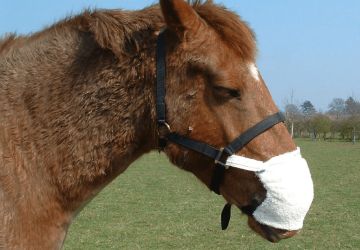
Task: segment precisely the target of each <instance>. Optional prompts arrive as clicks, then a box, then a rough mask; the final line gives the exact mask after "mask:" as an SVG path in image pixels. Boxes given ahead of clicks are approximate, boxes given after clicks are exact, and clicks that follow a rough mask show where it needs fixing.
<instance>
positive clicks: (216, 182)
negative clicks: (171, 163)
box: [156, 31, 285, 194]
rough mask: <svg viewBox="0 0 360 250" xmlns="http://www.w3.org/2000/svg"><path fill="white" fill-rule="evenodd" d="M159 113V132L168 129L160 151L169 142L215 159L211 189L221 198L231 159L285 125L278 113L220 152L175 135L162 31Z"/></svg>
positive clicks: (158, 81)
mask: <svg viewBox="0 0 360 250" xmlns="http://www.w3.org/2000/svg"><path fill="white" fill-rule="evenodd" d="M156 64H157V67H156V83H157V85H156V111H157V123H158V129H159V130H160V129H165V130H167V131H168V133H167V134H166V135H165V136H164V137H161V138H160V139H159V148H160V149H163V148H164V147H165V146H166V143H167V141H170V142H172V143H175V144H178V145H180V146H182V147H185V148H188V149H191V150H193V151H196V152H198V153H200V154H202V155H205V156H207V157H209V158H212V159H214V162H215V170H214V173H213V176H212V181H211V184H210V189H211V190H212V191H214V192H215V193H217V194H220V185H221V182H222V179H223V176H224V172H225V169H227V168H228V167H227V166H226V165H225V163H226V160H227V158H228V157H229V156H230V155H233V154H235V153H236V152H238V151H240V150H241V149H242V148H243V147H245V146H246V145H247V144H248V143H249V142H250V141H251V140H253V139H254V138H255V137H257V136H258V135H260V134H262V133H264V132H265V131H267V130H268V129H270V128H272V127H273V126H275V125H276V124H278V123H281V122H284V121H285V118H284V116H283V115H282V114H281V113H280V112H278V113H275V114H273V115H271V116H269V117H267V118H265V119H264V120H262V121H261V122H259V123H258V124H256V125H255V126H253V127H251V128H249V129H248V130H247V131H245V132H244V133H243V134H241V135H240V136H239V137H237V138H236V139H235V140H234V141H232V142H231V143H230V144H229V145H227V146H226V147H224V148H221V149H218V148H215V147H213V146H211V145H209V144H206V143H204V142H200V141H196V140H193V139H191V138H189V137H186V136H183V135H180V134H178V133H176V132H171V129H170V126H169V124H168V123H167V122H166V105H165V95H166V91H165V90H166V87H165V82H166V42H165V32H164V31H162V32H161V33H160V34H159V37H158V40H157V54H156Z"/></svg>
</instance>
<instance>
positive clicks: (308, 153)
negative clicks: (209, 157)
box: [64, 141, 360, 250]
mask: <svg viewBox="0 0 360 250" xmlns="http://www.w3.org/2000/svg"><path fill="white" fill-rule="evenodd" d="M298 144H299V146H301V148H302V152H303V155H304V156H305V158H307V160H308V162H309V164H310V168H311V172H312V175H313V180H314V185H315V200H314V203H313V205H312V208H311V211H310V213H309V214H308V216H307V218H306V221H305V227H304V229H303V230H302V232H301V233H300V234H299V235H298V236H297V237H295V238H292V239H289V240H284V241H282V242H280V243H278V244H272V243H268V242H266V241H264V240H263V239H262V238H260V237H259V236H257V235H255V234H254V233H253V232H252V231H250V229H249V228H248V227H247V225H246V217H245V216H244V215H241V214H240V212H238V211H235V209H233V216H232V221H231V222H230V226H229V229H228V230H227V231H224V232H223V231H221V230H220V225H219V223H220V221H219V216H220V212H221V209H222V206H223V204H224V202H223V200H222V198H221V197H218V196H217V195H215V194H212V193H210V192H209V191H208V190H207V189H206V188H205V186H203V185H202V184H201V183H200V182H198V181H197V180H196V179H195V178H194V177H193V176H192V175H190V174H188V173H185V172H183V171H180V170H179V169H177V168H176V167H174V166H171V164H170V163H168V161H167V159H166V158H165V157H164V156H163V155H159V154H157V153H152V154H149V155H146V156H144V157H143V158H142V159H140V160H138V161H137V162H136V163H135V164H133V165H132V166H131V167H130V168H129V169H128V170H127V171H126V172H125V174H123V175H121V176H120V177H119V178H117V179H116V180H115V181H114V182H113V183H112V184H111V185H109V186H108V187H107V188H106V189H105V190H104V191H103V192H101V193H100V195H98V196H97V197H96V198H95V199H94V200H93V201H92V202H91V203H90V204H89V205H88V206H87V207H85V209H84V210H83V211H82V212H81V213H80V215H79V216H78V217H77V219H76V220H75V221H74V223H73V224H72V226H71V228H70V231H69V233H68V236H67V239H66V242H65V246H64V248H65V249H87V250H90V249H360V144H357V145H352V144H350V143H338V142H331V143H326V142H312V141H298Z"/></svg>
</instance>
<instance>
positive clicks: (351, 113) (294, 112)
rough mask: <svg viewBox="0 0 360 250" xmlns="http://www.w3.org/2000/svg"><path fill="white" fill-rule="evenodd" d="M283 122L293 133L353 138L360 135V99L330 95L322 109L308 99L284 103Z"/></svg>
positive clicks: (304, 135)
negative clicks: (300, 102) (325, 106)
mask: <svg viewBox="0 0 360 250" xmlns="http://www.w3.org/2000/svg"><path fill="white" fill-rule="evenodd" d="M285 116H286V125H287V127H288V129H289V131H290V133H291V134H292V136H293V137H309V138H312V139H324V140H327V139H342V140H349V141H353V142H355V141H356V140H358V139H359V136H360V102H359V101H357V100H355V99H354V98H353V97H349V98H347V99H346V100H344V99H342V98H334V99H333V100H332V101H331V103H330V104H329V106H328V110H327V111H325V112H320V111H317V110H316V109H315V107H314V105H313V104H312V103H311V101H308V100H307V101H304V102H303V103H302V104H301V105H295V104H287V105H286V106H285Z"/></svg>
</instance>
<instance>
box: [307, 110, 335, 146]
mask: <svg viewBox="0 0 360 250" xmlns="http://www.w3.org/2000/svg"><path fill="white" fill-rule="evenodd" d="M310 123H311V127H312V129H313V133H314V137H315V138H316V137H317V136H318V135H319V134H322V136H323V139H324V140H325V139H326V134H327V133H329V132H330V130H331V120H330V118H329V117H328V116H326V115H323V114H317V115H315V116H313V117H312V118H311V121H310Z"/></svg>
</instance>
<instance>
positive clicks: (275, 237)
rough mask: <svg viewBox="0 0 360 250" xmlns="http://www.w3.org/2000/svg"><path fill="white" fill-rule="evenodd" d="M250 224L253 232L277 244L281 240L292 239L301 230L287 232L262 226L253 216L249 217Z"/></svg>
mask: <svg viewBox="0 0 360 250" xmlns="http://www.w3.org/2000/svg"><path fill="white" fill-rule="evenodd" d="M248 218H249V219H248V224H249V226H250V228H251V229H252V230H254V231H255V232H256V233H257V234H259V235H260V236H262V237H263V238H264V239H266V240H268V241H270V242H272V243H277V242H279V241H280V240H283V239H287V238H291V237H293V236H295V235H296V234H297V233H298V232H299V230H293V231H286V230H281V229H276V228H273V227H270V226H266V225H262V224H260V223H258V222H257V221H256V220H255V219H254V218H253V217H252V216H248Z"/></svg>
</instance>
